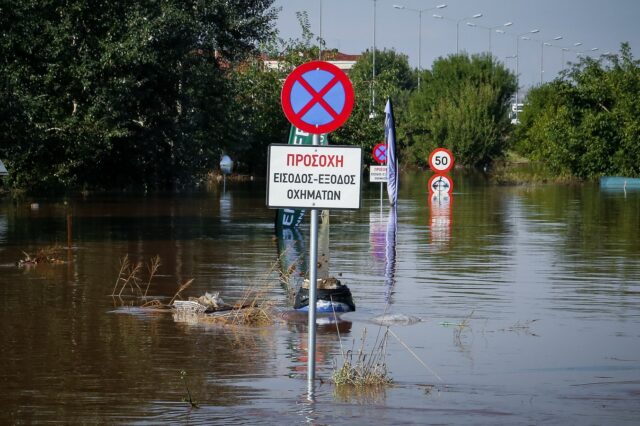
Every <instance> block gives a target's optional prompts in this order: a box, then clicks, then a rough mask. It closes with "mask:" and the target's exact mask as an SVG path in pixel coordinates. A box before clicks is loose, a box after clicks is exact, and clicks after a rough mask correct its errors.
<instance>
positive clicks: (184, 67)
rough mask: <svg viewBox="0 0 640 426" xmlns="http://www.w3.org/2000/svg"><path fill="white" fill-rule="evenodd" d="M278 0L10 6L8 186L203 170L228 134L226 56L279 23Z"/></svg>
mask: <svg viewBox="0 0 640 426" xmlns="http://www.w3.org/2000/svg"><path fill="white" fill-rule="evenodd" d="M272 3H273V0H246V1H244V2H238V3H234V2H231V3H229V2H227V1H223V0H188V1H177V0H164V1H162V2H156V1H132V0H125V1H118V2H97V3H95V2H90V3H88V2H84V1H79V0H70V1H51V2H45V3H43V2H37V1H34V0H25V1H22V2H12V5H11V7H4V6H3V7H2V11H1V12H2V13H0V23H1V24H2V32H1V33H0V36H1V38H0V53H1V56H2V59H1V60H0V61H1V62H0V67H1V69H2V76H3V80H4V81H3V84H2V87H1V90H2V92H1V93H0V103H1V104H2V105H3V111H2V112H3V114H4V116H6V117H9V119H8V120H3V124H2V126H1V127H0V132H2V133H1V134H0V138H1V139H2V145H1V146H0V157H1V158H3V159H4V160H6V164H7V166H8V167H9V168H10V171H11V180H12V184H14V185H16V186H21V187H31V188H48V187H59V186H65V187H68V186H80V185H89V186H92V187H122V186H129V185H144V186H163V187H166V186H171V185H175V184H176V183H183V182H189V181H191V180H193V179H194V178H197V177H198V176H200V175H202V174H203V173H204V172H205V171H206V170H207V169H208V168H210V167H211V166H212V165H213V164H215V160H216V158H214V157H215V154H217V153H218V152H219V150H220V149H224V148H225V146H227V145H228V144H230V141H229V139H228V138H227V137H226V135H227V134H228V133H229V131H230V129H229V128H228V126H229V120H228V114H229V111H230V110H232V109H233V108H232V107H231V106H232V102H233V97H232V96H231V94H230V91H229V90H228V89H229V79H228V78H227V72H228V71H227V70H228V66H227V65H226V64H227V63H228V62H231V63H233V62H235V61H238V60H241V59H243V58H245V57H246V56H247V55H248V54H249V53H250V52H253V51H255V47H256V43H257V42H259V41H261V40H264V39H266V38H267V37H269V36H270V34H272V33H273V22H274V20H275V13H276V11H275V10H274V9H272V8H271V5H272ZM220 57H224V58H225V61H221V60H220Z"/></svg>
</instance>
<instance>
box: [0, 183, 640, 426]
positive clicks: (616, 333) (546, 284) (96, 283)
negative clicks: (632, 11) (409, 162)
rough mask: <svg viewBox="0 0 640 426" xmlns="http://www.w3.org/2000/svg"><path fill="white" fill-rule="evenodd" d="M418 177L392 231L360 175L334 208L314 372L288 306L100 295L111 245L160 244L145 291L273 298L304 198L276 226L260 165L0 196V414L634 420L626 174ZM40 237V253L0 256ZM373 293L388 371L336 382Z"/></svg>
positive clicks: (633, 267)
mask: <svg viewBox="0 0 640 426" xmlns="http://www.w3.org/2000/svg"><path fill="white" fill-rule="evenodd" d="M427 179H428V176H427V175H415V174H414V175H403V176H402V177H401V181H400V182H401V191H400V197H399V203H398V204H399V205H398V212H397V213H398V225H397V234H396V235H395V247H393V246H391V247H388V246H387V242H388V241H389V240H388V226H387V225H388V223H387V219H388V214H389V209H388V207H387V206H386V204H385V205H383V206H382V207H381V205H380V200H379V187H378V186H377V185H367V186H366V188H365V189H364V191H363V202H362V208H361V209H360V210H358V211H336V212H332V213H331V220H330V229H329V230H328V235H329V241H330V243H329V253H330V270H331V273H332V274H333V275H335V276H339V278H340V279H341V280H342V282H343V283H345V284H347V285H348V286H349V287H350V289H351V292H352V293H353V296H354V299H355V302H356V305H357V311H356V312H354V313H350V314H347V315H344V316H343V321H342V322H341V323H340V324H339V327H336V325H335V324H331V323H328V324H321V325H319V327H318V337H317V368H318V373H317V376H318V378H319V379H321V380H318V382H317V383H316V385H315V386H313V387H312V389H309V386H308V385H307V380H306V345H307V325H306V322H305V321H304V320H303V321H295V320H293V321H289V322H287V323H284V324H278V325H274V326H268V327H260V328H257V327H248V328H241V327H236V328H231V327H220V326H215V325H211V324H203V323H200V322H193V321H184V320H181V319H180V318H174V316H173V315H172V314H171V313H167V312H158V311H149V310H145V309H140V308H139V307H138V306H139V304H140V300H139V299H137V298H132V297H131V296H130V291H125V292H124V293H123V295H122V297H120V298H118V297H113V296H111V294H112V293H113V289H114V285H115V284H116V280H117V278H118V268H119V264H120V260H121V259H122V258H123V256H125V255H128V257H129V258H130V259H131V260H132V261H143V262H145V263H146V262H148V260H149V259H151V258H152V257H153V256H156V255H158V256H160V259H161V262H162V264H161V266H160V268H159V270H158V272H157V275H156V277H154V279H153V280H152V282H151V283H150V285H149V288H148V296H149V297H150V298H156V299H159V300H161V301H165V302H166V301H168V300H169V299H170V298H171V297H172V296H173V295H174V293H175V292H176V289H177V288H178V286H180V285H181V284H182V283H184V282H186V281H187V280H189V279H192V278H193V279H194V281H193V284H192V285H191V286H190V287H189V288H188V289H186V290H185V291H184V297H188V296H200V295H202V294H204V293H205V292H207V291H209V292H216V291H218V292H220V296H221V297H222V298H223V299H224V300H225V301H229V302H233V301H236V300H238V299H239V298H241V297H242V295H243V294H244V292H245V291H246V289H247V288H249V287H250V286H255V285H256V283H259V284H260V286H261V289H262V290H263V292H264V297H265V298H268V299H271V300H272V301H273V302H272V303H273V304H274V305H275V306H276V307H278V308H280V309H283V310H287V309H290V307H291V303H292V301H291V299H290V297H289V296H288V293H287V291H286V289H284V288H283V287H282V286H281V285H280V276H279V274H278V272H277V271H278V270H282V269H283V268H287V267H289V268H290V272H291V273H292V274H293V275H292V277H294V279H293V282H299V280H300V278H301V277H299V276H297V275H296V273H297V272H298V271H299V270H300V269H301V268H303V265H304V263H305V261H304V256H305V255H306V254H307V253H308V239H309V238H308V237H309V236H308V232H309V227H308V219H307V220H306V221H305V223H304V224H303V226H302V228H301V230H300V232H299V233H298V232H285V233H283V234H282V235H279V236H276V235H275V233H274V229H273V223H274V220H273V218H274V212H273V211H270V210H268V209H266V208H265V185H264V183H263V182H257V181H256V182H247V183H228V184H227V190H226V193H224V194H222V193H221V192H220V190H218V189H217V188H214V189H212V190H208V191H202V192H197V193H184V194H172V195H141V196H137V195H131V194H124V195H88V196H86V197H68V198H56V199H46V198H25V199H20V200H15V201H14V200H10V199H7V198H5V199H2V200H0V303H1V308H0V339H1V346H0V361H1V362H2V368H1V369H0V383H1V386H2V392H1V393H0V395H1V396H0V423H2V424H30V423H45V422H58V423H63V424H87V423H100V424H119V423H126V424H135V423H145V424H164V423H178V424H184V423H189V424H232V423H238V424H240V423H242V424H276V423H277V424H300V423H311V424H343V423H347V422H348V423H350V424H367V425H370V424H490V425H496V424H509V425H512V424H562V425H565V424H580V425H586V424H616V425H620V424H638V419H640V403H639V401H640V399H639V398H640V193H638V192H635V193H634V192H627V193H622V192H602V191H600V189H599V188H598V187H597V186H595V185H582V186H554V185H549V186H538V187H496V186H491V185H490V184H489V183H487V182H485V181H484V180H483V178H482V177H474V178H471V177H467V176H462V175H454V176H453V180H454V181H455V193H454V195H453V197H452V199H451V200H449V202H444V203H443V202H430V201H429V200H428V197H427V193H426V183H427ZM51 247H57V250H55V255H54V256H55V259H56V261H55V262H40V263H38V264H37V265H31V264H23V265H20V266H17V265H16V262H17V261H18V260H20V259H24V258H25V254H24V253H23V252H26V253H28V254H31V255H35V254H37V253H38V252H39V251H42V250H45V249H48V248H51ZM296 262H297V263H296ZM274 264H276V265H277V267H276V268H275V270H274V271H272V267H273V265H274ZM292 264H297V265H298V266H296V267H293V268H291V265H292ZM270 271H272V272H270ZM145 273H146V272H144V271H143V273H142V275H143V276H145ZM143 284H144V285H146V283H143ZM382 314H387V315H393V314H400V315H403V316H405V317H406V318H410V319H414V318H420V319H421V321H418V322H416V321H404V322H403V321H398V323H393V322H391V325H390V329H391V331H392V332H393V336H392V337H391V338H390V340H389V345H388V348H387V353H386V357H385V362H386V365H387V368H388V371H389V375H390V376H391V378H392V379H393V385H392V386H390V387H387V388H385V389H382V390H377V391H376V390H373V389H367V390H365V391H359V392H358V391H350V390H348V389H342V388H336V386H334V385H333V384H331V381H330V378H331V374H332V371H333V366H334V365H335V363H341V361H342V355H341V353H344V352H346V351H348V350H350V349H352V348H354V347H355V348H356V349H357V348H359V347H360V345H361V338H362V336H363V335H364V333H365V330H366V336H367V339H366V340H365V343H364V346H365V350H368V348H371V347H372V346H373V343H374V339H375V337H376V336H378V335H379V334H380V333H382V332H384V331H385V330H386V325H380V324H379V323H376V322H374V321H372V319H373V318H374V317H377V316H379V315H382ZM405 317H402V316H398V317H395V318H396V319H402V318H405ZM385 318H386V319H387V320H388V319H389V318H390V317H385ZM391 318H393V317H391ZM384 324H388V323H387V322H385V323H384ZM418 358H419V360H418ZM181 372H184V376H183V373H181ZM187 389H188V390H187ZM310 391H312V392H310ZM189 394H190V395H191V397H192V399H193V400H194V402H196V403H197V405H198V408H192V407H191V406H190V404H188V403H186V402H185V401H184V399H185V398H188V396H189Z"/></svg>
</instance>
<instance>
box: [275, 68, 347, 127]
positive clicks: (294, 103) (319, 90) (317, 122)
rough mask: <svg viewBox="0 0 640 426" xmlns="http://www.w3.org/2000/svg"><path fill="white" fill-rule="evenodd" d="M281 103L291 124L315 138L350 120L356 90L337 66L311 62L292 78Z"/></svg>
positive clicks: (282, 95) (284, 87) (295, 71)
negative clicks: (354, 90)
mask: <svg viewBox="0 0 640 426" xmlns="http://www.w3.org/2000/svg"><path fill="white" fill-rule="evenodd" d="M281 101H282V109H283V110H284V114H285V115H286V117H287V119H288V120H289V121H290V122H291V124H293V125H294V126H296V127H297V128H299V129H301V130H304V131H305V132H309V133H313V134H321V133H329V132H332V131H334V130H336V129H337V128H338V127H340V126H342V125H343V124H344V122H345V121H347V118H349V115H350V114H351V110H352V109H353V101H354V93H353V86H352V85H351V80H349V77H347V75H346V74H345V73H344V71H342V70H341V69H340V68H338V67H337V66H335V65H333V64H330V63H329V62H324V61H311V62H307V63H305V64H302V65H300V66H299V67H297V68H296V69H294V70H293V71H292V72H291V74H289V76H288V77H287V79H286V80H285V82H284V85H283V86H282V94H281Z"/></svg>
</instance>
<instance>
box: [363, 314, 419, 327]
mask: <svg viewBox="0 0 640 426" xmlns="http://www.w3.org/2000/svg"><path fill="white" fill-rule="evenodd" d="M421 321H422V318H419V317H414V316H412V315H405V314H383V315H379V316H377V317H374V318H372V319H371V322H374V323H376V324H380V325H413V324H416V323H418V322H421Z"/></svg>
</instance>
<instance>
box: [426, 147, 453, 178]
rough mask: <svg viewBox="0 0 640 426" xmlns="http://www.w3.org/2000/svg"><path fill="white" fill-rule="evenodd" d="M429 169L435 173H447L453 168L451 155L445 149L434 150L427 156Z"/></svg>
mask: <svg viewBox="0 0 640 426" xmlns="http://www.w3.org/2000/svg"><path fill="white" fill-rule="evenodd" d="M429 168H430V169H431V170H432V171H433V172H435V173H447V172H448V171H449V170H451V169H452V168H453V154H452V153H451V151H449V150H448V149H446V148H436V149H434V150H433V151H431V154H430V155H429Z"/></svg>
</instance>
